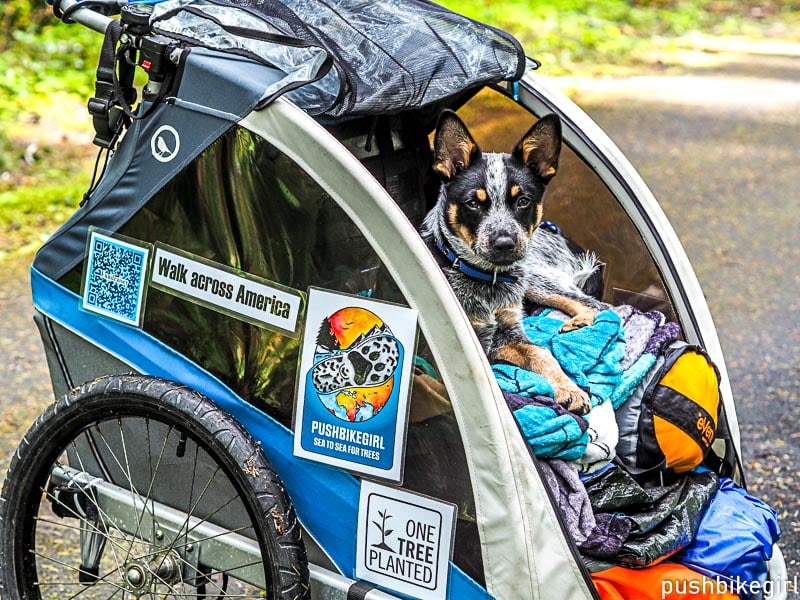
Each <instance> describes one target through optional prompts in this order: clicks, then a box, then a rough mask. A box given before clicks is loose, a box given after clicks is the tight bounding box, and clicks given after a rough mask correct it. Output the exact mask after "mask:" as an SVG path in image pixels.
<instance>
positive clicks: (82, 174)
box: [0, 0, 800, 257]
mask: <svg viewBox="0 0 800 600" xmlns="http://www.w3.org/2000/svg"><path fill="white" fill-rule="evenodd" d="M439 1H440V2H441V3H442V4H444V5H445V6H447V7H449V8H451V9H453V10H455V11H457V12H461V13H464V14H466V15H468V16H470V17H472V18H475V19H477V20H480V21H484V22H487V23H490V24H492V25H495V26H498V27H500V28H503V29H506V30H508V31H510V32H512V33H513V34H514V35H516V36H517V38H518V39H519V40H520V41H521V42H522V44H523V46H524V47H525V49H526V51H527V52H528V54H529V55H531V56H533V57H535V58H538V59H539V60H541V61H543V62H544V64H545V71H544V72H546V73H547V75H549V76H553V75H560V74H572V73H583V74H586V73H589V74H596V73H599V72H607V71H608V70H611V71H612V72H613V70H614V69H615V68H619V67H626V68H630V67H632V66H633V67H636V66H642V65H647V64H648V62H652V55H653V52H654V49H656V50H658V51H659V52H663V51H664V49H665V48H668V47H669V45H670V44H671V43H672V44H674V43H676V41H678V40H681V39H685V38H682V36H686V35H687V34H690V33H692V32H703V33H706V34H712V35H716V36H719V35H740V36H741V35H745V36H751V37H753V36H755V37H764V36H770V35H775V32H776V31H777V32H778V33H779V34H782V35H785V34H787V33H788V34H789V35H790V36H795V38H796V39H800V36H799V35H798V34H797V32H798V26H800V0H763V1H750V0H439ZM100 44H101V37H100V36H99V35H98V34H97V33H95V32H93V31H89V30H87V29H85V28H83V27H81V26H79V25H65V24H63V23H61V22H60V21H58V20H56V19H55V18H54V17H53V16H52V11H51V8H50V7H49V6H47V5H46V4H45V3H44V0H3V1H2V4H0V257H2V256H3V255H4V253H7V252H8V251H10V250H16V249H18V248H19V247H26V246H30V245H32V244H34V243H35V242H36V241H37V239H38V237H39V236H40V235H41V230H42V229H48V228H52V227H53V226H54V225H55V224H57V223H58V222H59V221H60V220H62V219H63V218H64V217H65V216H66V213H68V212H69V211H70V210H72V207H74V206H75V205H76V204H77V202H78V200H79V199H80V197H81V195H82V191H83V189H85V187H86V186H87V185H88V180H89V174H88V171H89V169H90V165H91V160H90V156H89V154H87V148H84V149H82V150H81V149H78V148H75V147H74V145H71V144H70V143H63V144H62V143H56V142H53V141H52V139H53V136H52V133H53V131H52V129H53V128H57V129H60V130H63V131H75V130H78V131H88V129H89V127H90V121H89V118H88V115H85V113H80V111H79V110H76V107H80V106H84V105H85V103H86V100H87V99H88V97H89V96H90V95H91V93H92V91H93V86H94V70H95V67H96V60H97V55H98V52H99V49H100ZM76 114H83V115H84V117H83V119H82V120H81V119H80V118H76V117H74V116H73V115H76ZM54 123H55V124H54ZM44 129H49V130H50V131H48V132H47V133H49V134H51V135H50V136H49V137H47V138H46V139H47V141H46V142H42V141H38V142H32V141H31V140H41V139H45V138H44V137H43V136H41V135H38V134H40V133H41V132H42V130H44ZM88 151H89V152H91V146H90V145H89V147H88ZM81 152H82V154H81Z"/></svg>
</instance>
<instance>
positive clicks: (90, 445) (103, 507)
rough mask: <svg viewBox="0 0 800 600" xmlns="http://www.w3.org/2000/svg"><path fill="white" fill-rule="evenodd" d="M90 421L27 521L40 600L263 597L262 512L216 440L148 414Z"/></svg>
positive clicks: (31, 575) (41, 479)
mask: <svg viewBox="0 0 800 600" xmlns="http://www.w3.org/2000/svg"><path fill="white" fill-rule="evenodd" d="M83 421H84V422H83V424H82V427H80V429H77V428H74V429H73V430H74V431H76V433H75V434H74V435H72V434H69V435H65V436H64V437H63V439H61V440H60V443H59V448H58V449H57V450H56V451H54V452H53V453H52V454H51V456H52V459H51V460H49V461H42V463H41V471H42V472H41V473H40V474H39V476H38V477H37V478H36V479H37V480H38V488H36V489H38V490H39V495H38V496H36V497H35V498H34V494H31V504H30V505H29V516H30V518H29V519H28V518H25V517H23V518H22V521H26V522H23V523H21V527H22V529H23V530H22V531H20V532H19V533H20V534H21V537H20V539H22V540H23V543H22V544H21V545H20V550H21V552H22V555H23V556H22V559H23V563H24V564H25V568H24V573H25V574H24V575H23V577H24V578H26V579H27V583H26V587H28V586H29V587H28V589H30V590H31V591H32V593H33V594H34V597H40V598H45V599H47V598H53V599H56V598H58V599H59V600H62V599H68V598H160V599H161V598H187V597H188V598H199V597H202V598H256V597H264V591H263V589H264V588H265V587H266V581H265V579H268V578H269V572H268V571H269V570H268V569H264V566H263V564H261V560H262V559H261V558H260V556H262V555H265V553H264V551H263V548H264V544H263V540H261V539H260V538H261V536H263V533H262V532H260V529H259V527H258V526H257V525H256V524H254V522H255V521H254V518H253V516H252V515H253V514H254V511H255V508H254V507H253V506H252V505H249V504H248V501H247V500H248V494H247V493H246V491H244V493H243V490H244V487H243V486H244V484H243V483H242V473H241V470H240V469H239V468H238V467H237V465H236V464H234V463H233V462H232V461H231V460H229V459H230V457H229V456H227V455H226V454H225V453H224V452H223V453H222V454H220V449H219V448H215V447H214V444H215V441H214V439H213V438H212V439H210V440H206V439H203V435H202V433H200V434H198V432H197V431H189V428H188V427H183V426H181V428H180V429H179V428H178V427H179V425H178V424H177V423H176V422H175V421H176V419H175V418H174V417H165V416H164V415H160V416H159V415H154V414H151V412H150V411H142V410H139V411H138V412H137V411H128V414H125V415H123V416H119V415H118V414H117V415H113V416H102V417H101V416H96V417H91V418H84V419H83ZM206 435H207V434H206ZM212 455H214V456H212ZM48 463H49V464H50V465H51V467H47V466H45V465H46V464H48ZM31 491H32V492H35V491H36V490H35V489H32V490H31ZM126 506H127V508H126ZM176 508H177V509H178V510H176ZM256 539H258V540H259V541H256ZM226 544H227V545H233V546H237V547H240V548H239V554H236V555H235V556H233V557H231V556H227V555H226V556H220V554H221V553H222V554H224V552H223V551H221V550H220V547H224V546H226ZM248 544H249V545H248ZM243 545H244V546H245V548H244V549H243V550H242V548H241V546H243ZM254 563H255V564H254Z"/></svg>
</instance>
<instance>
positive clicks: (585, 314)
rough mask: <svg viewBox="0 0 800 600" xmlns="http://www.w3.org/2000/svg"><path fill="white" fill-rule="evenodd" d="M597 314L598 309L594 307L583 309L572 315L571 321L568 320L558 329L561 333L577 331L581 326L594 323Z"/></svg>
mask: <svg viewBox="0 0 800 600" xmlns="http://www.w3.org/2000/svg"><path fill="white" fill-rule="evenodd" d="M595 316H597V311H596V310H594V309H591V308H590V309H587V310H585V311H582V312H580V313H578V314H577V315H575V316H574V317H572V318H571V319H570V320H569V321H566V322H565V323H564V324H563V325H562V326H561V327H560V328H559V329H558V331H559V332H560V333H567V332H569V331H575V330H576V329H580V328H581V327H587V326H588V325H591V324H592V323H594V318H595Z"/></svg>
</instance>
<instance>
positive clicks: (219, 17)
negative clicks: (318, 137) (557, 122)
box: [151, 0, 527, 117]
mask: <svg viewBox="0 0 800 600" xmlns="http://www.w3.org/2000/svg"><path fill="white" fill-rule="evenodd" d="M151 24H152V25H153V27H154V29H155V30H156V31H157V32H159V33H161V34H163V35H166V36H170V37H173V38H175V39H178V40H180V41H182V42H184V43H185V44H187V45H190V46H191V45H198V46H204V47H207V48H211V49H214V50H220V51H223V52H231V53H235V54H240V55H242V56H245V57H247V58H250V59H252V60H256V61H259V62H261V63H264V64H268V65H270V66H272V67H275V68H277V69H279V70H280V71H282V72H283V73H285V77H284V79H283V80H282V81H280V82H277V83H273V84H271V85H270V86H269V87H268V88H267V89H265V92H264V95H263V97H262V101H261V103H260V106H259V108H263V107H264V106H266V105H267V104H269V103H270V102H271V101H272V100H274V99H275V98H276V97H278V96H280V95H282V94H286V95H287V97H288V98H290V99H291V100H292V101H293V102H295V103H296V104H297V105H298V106H300V107H301V108H302V109H304V110H305V111H307V112H308V113H310V114H313V115H328V116H332V117H340V116H345V115H371V114H387V113H395V112H400V111H404V110H408V109H412V108H417V107H422V106H426V105H428V104H432V103H434V102H437V101H439V100H441V99H444V98H447V97H449V96H453V95H455V94H458V93H461V92H463V91H464V90H466V89H469V88H471V87H475V86H479V85H486V84H489V83H497V82H500V81H506V80H509V81H516V80H518V79H520V78H521V77H522V75H523V73H524V71H525V69H526V65H527V61H526V58H525V54H524V51H523V50H522V47H521V45H520V44H519V42H518V41H517V40H516V39H515V38H514V37H513V36H511V35H509V34H508V33H505V32H503V31H500V30H498V29H495V28H493V27H490V26H488V25H484V24H482V23H478V22H476V21H473V20H471V19H468V18H467V17H464V16H462V15H459V14H456V13H454V12H452V11H449V10H447V9H445V8H443V7H441V6H439V5H437V4H434V3H432V2H429V1H427V0H381V1H380V2H374V1H372V0H282V1H279V0H166V1H163V2H159V3H157V4H156V5H155V6H154V10H153V16H152V19H151Z"/></svg>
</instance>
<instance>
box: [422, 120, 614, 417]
mask: <svg viewBox="0 0 800 600" xmlns="http://www.w3.org/2000/svg"><path fill="white" fill-rule="evenodd" d="M560 150H561V122H560V120H559V119H558V117H557V116H555V115H548V116H546V117H543V118H542V119H540V120H539V121H537V123H536V124H535V125H534V126H533V127H531V129H530V130H529V131H528V132H527V133H526V134H525V135H524V136H523V137H522V139H521V140H520V141H519V143H518V144H517V145H516V146H515V147H514V149H513V151H512V152H511V154H499V153H483V152H481V150H480V148H478V145H477V144H476V143H475V141H474V139H473V138H472V135H471V134H470V133H469V131H468V130H467V128H466V126H465V125H464V124H463V122H462V121H461V120H460V119H459V118H458V117H457V116H456V114H455V113H453V112H451V111H445V112H444V113H442V116H441V117H440V119H439V124H438V125H437V129H436V136H435V141H434V164H433V169H434V171H436V172H437V173H438V174H439V176H440V177H441V179H442V186H441V190H440V192H439V197H438V200H437V203H436V205H435V206H434V208H433V209H432V210H431V211H430V212H429V213H428V215H427V216H426V218H425V220H424V222H423V225H422V232H421V233H422V236H423V238H424V239H425V240H426V242H427V243H428V245H429V247H430V248H431V252H432V253H433V255H434V256H435V257H436V259H437V261H438V262H439V264H440V266H441V267H442V269H443V271H444V273H445V275H446V276H447V279H448V281H449V282H450V285H451V286H452V288H453V290H454V291H455V293H456V296H457V297H458V299H459V300H460V301H461V303H462V305H463V306H464V309H465V311H466V313H467V315H468V316H469V319H470V322H471V323H472V326H473V327H474V328H475V331H476V333H477V334H478V339H479V340H480V341H481V344H482V345H483V348H484V350H485V351H486V354H487V356H488V357H489V360H491V361H505V362H509V363H512V364H515V365H518V366H520V367H522V368H525V369H528V370H531V371H534V372H536V373H539V374H540V375H542V376H544V377H546V378H547V379H548V380H549V381H550V383H551V384H552V385H553V388H554V390H555V399H556V401H557V402H558V403H559V404H561V405H563V406H565V407H567V408H568V409H569V410H571V411H573V412H575V413H577V414H585V413H586V412H588V410H589V408H590V403H589V397H588V395H587V394H586V392H584V391H583V390H581V389H580V388H579V387H578V386H577V385H575V384H574V383H573V382H572V381H571V380H570V379H569V378H568V377H567V376H566V375H565V374H564V372H563V370H562V369H561V367H560V366H559V364H558V362H557V361H556V360H555V358H553V356H552V354H551V353H550V352H549V350H547V349H544V348H541V347H539V346H536V345H534V344H532V343H531V342H530V340H529V339H528V337H527V336H526V335H525V332H524V330H523V328H522V307H523V299H525V298H528V299H529V300H530V301H532V302H534V303H536V304H539V305H543V306H550V307H553V308H557V309H559V310H561V311H562V312H564V313H566V314H567V315H568V316H570V317H571V318H570V320H569V321H567V322H566V323H565V324H564V326H563V327H562V331H570V330H572V329H576V328H578V327H582V326H584V325H587V324H591V323H592V322H593V320H594V315H595V314H596V312H597V310H599V309H601V308H602V307H603V306H604V305H603V304H602V303H600V302H598V301H597V300H595V299H594V298H592V297H590V296H587V295H586V294H584V293H583V291H582V290H581V288H580V285H581V283H582V281H584V280H585V279H586V278H587V277H588V276H589V275H591V273H592V271H593V269H594V268H595V267H596V261H595V260H594V257H593V256H591V255H586V256H576V255H575V254H573V253H572V252H571V251H570V250H569V249H568V248H567V247H566V244H565V242H564V239H563V238H562V237H561V236H557V235H554V234H552V233H549V232H546V231H542V230H541V229H539V228H538V225H539V223H540V222H541V219H542V197H543V195H544V191H545V187H546V185H547V183H548V182H549V181H550V180H551V179H552V178H553V176H554V175H555V174H556V171H557V169H558V157H559V154H560ZM446 251H451V252H452V254H451V256H450V258H448V256H447V255H446V253H445V252H446ZM452 255H455V257H457V260H451V258H452ZM459 263H461V266H462V268H459ZM464 264H466V265H469V266H470V267H473V268H475V269H477V270H479V271H481V272H483V273H486V274H489V275H488V277H485V276H484V277H482V278H481V277H479V278H476V277H474V276H473V275H471V274H469V273H465V272H464V271H463V265H464Z"/></svg>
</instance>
